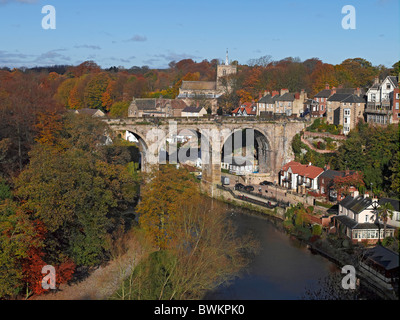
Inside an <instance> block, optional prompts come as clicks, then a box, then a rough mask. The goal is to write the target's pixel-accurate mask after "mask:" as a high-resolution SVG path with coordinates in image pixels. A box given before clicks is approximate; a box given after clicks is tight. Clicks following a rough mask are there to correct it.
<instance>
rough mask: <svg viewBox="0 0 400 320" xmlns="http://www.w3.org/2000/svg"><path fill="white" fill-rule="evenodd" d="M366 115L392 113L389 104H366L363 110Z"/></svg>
mask: <svg viewBox="0 0 400 320" xmlns="http://www.w3.org/2000/svg"><path fill="white" fill-rule="evenodd" d="M365 112H366V113H377V114H388V113H391V112H392V108H391V106H390V103H389V104H388V105H386V104H385V105H383V104H377V103H374V102H368V103H367V107H366V108H365Z"/></svg>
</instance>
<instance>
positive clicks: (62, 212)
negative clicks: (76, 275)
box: [16, 115, 136, 266]
mask: <svg viewBox="0 0 400 320" xmlns="http://www.w3.org/2000/svg"><path fill="white" fill-rule="evenodd" d="M64 121H65V123H64V127H63V130H61V132H60V133H59V140H58V141H57V143H58V144H59V145H60V146H62V148H59V147H55V146H51V145H49V144H38V145H37V146H35V147H34V149H33V150H32V152H31V154H30V163H29V166H28V167H27V168H26V169H25V170H24V171H23V172H22V173H21V175H20V176H19V177H18V179H17V180H16V187H17V190H16V194H17V196H18V197H19V198H20V199H21V200H23V201H24V204H23V208H24V209H25V210H29V211H31V212H32V214H33V216H34V217H35V218H37V219H39V220H40V221H42V222H43V223H44V226H45V228H46V230H47V231H48V232H47V237H46V239H45V240H44V242H45V244H46V254H47V256H48V257H49V260H50V261H51V262H52V263H54V264H59V263H60V262H61V261H60V259H61V260H62V259H63V258H64V257H70V258H71V259H72V260H73V261H74V263H76V264H77V265H87V266H91V265H95V264H98V263H99V262H101V261H102V260H103V259H104V258H105V257H106V256H107V251H108V249H109V245H110V243H109V231H110V230H112V229H113V224H112V223H111V220H110V216H109V214H110V212H111V211H112V210H115V209H117V208H118V207H119V206H120V205H121V202H125V201H132V200H133V198H134V196H135V192H136V188H135V181H134V180H133V177H132V176H131V175H130V174H129V172H128V171H127V167H126V165H123V164H113V163H109V162H107V159H106V158H105V157H104V154H103V152H101V151H100V150H99V148H101V147H100V146H101V145H102V138H101V137H102V136H103V135H104V127H103V128H102V125H101V122H99V121H96V120H95V119H93V118H90V117H78V116H76V115H69V117H67V118H66V119H65V120H64ZM80 126H84V127H85V130H82V128H80ZM99 128H100V129H99ZM102 129H103V130H102ZM96 130H99V131H100V132H101V134H99V132H97V134H99V136H96V135H95V134H94V133H95V132H96ZM99 142H100V144H99ZM103 143H104V142H103Z"/></svg>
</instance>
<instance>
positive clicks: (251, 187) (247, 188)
mask: <svg viewBox="0 0 400 320" xmlns="http://www.w3.org/2000/svg"><path fill="white" fill-rule="evenodd" d="M244 190H246V191H254V187H253V186H245V187H244Z"/></svg>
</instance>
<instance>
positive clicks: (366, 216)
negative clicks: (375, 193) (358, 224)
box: [365, 214, 368, 222]
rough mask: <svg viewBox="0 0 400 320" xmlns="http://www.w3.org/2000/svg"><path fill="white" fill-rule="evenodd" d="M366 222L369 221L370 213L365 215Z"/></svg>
mask: <svg viewBox="0 0 400 320" xmlns="http://www.w3.org/2000/svg"><path fill="white" fill-rule="evenodd" d="M365 222H368V215H367V214H366V215H365Z"/></svg>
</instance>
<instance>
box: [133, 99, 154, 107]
mask: <svg viewBox="0 0 400 320" xmlns="http://www.w3.org/2000/svg"><path fill="white" fill-rule="evenodd" d="M156 100H157V99H154V98H148V99H146V98H143V99H135V100H134V101H132V103H135V104H136V106H137V108H138V109H139V110H156V109H157V108H156Z"/></svg>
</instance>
